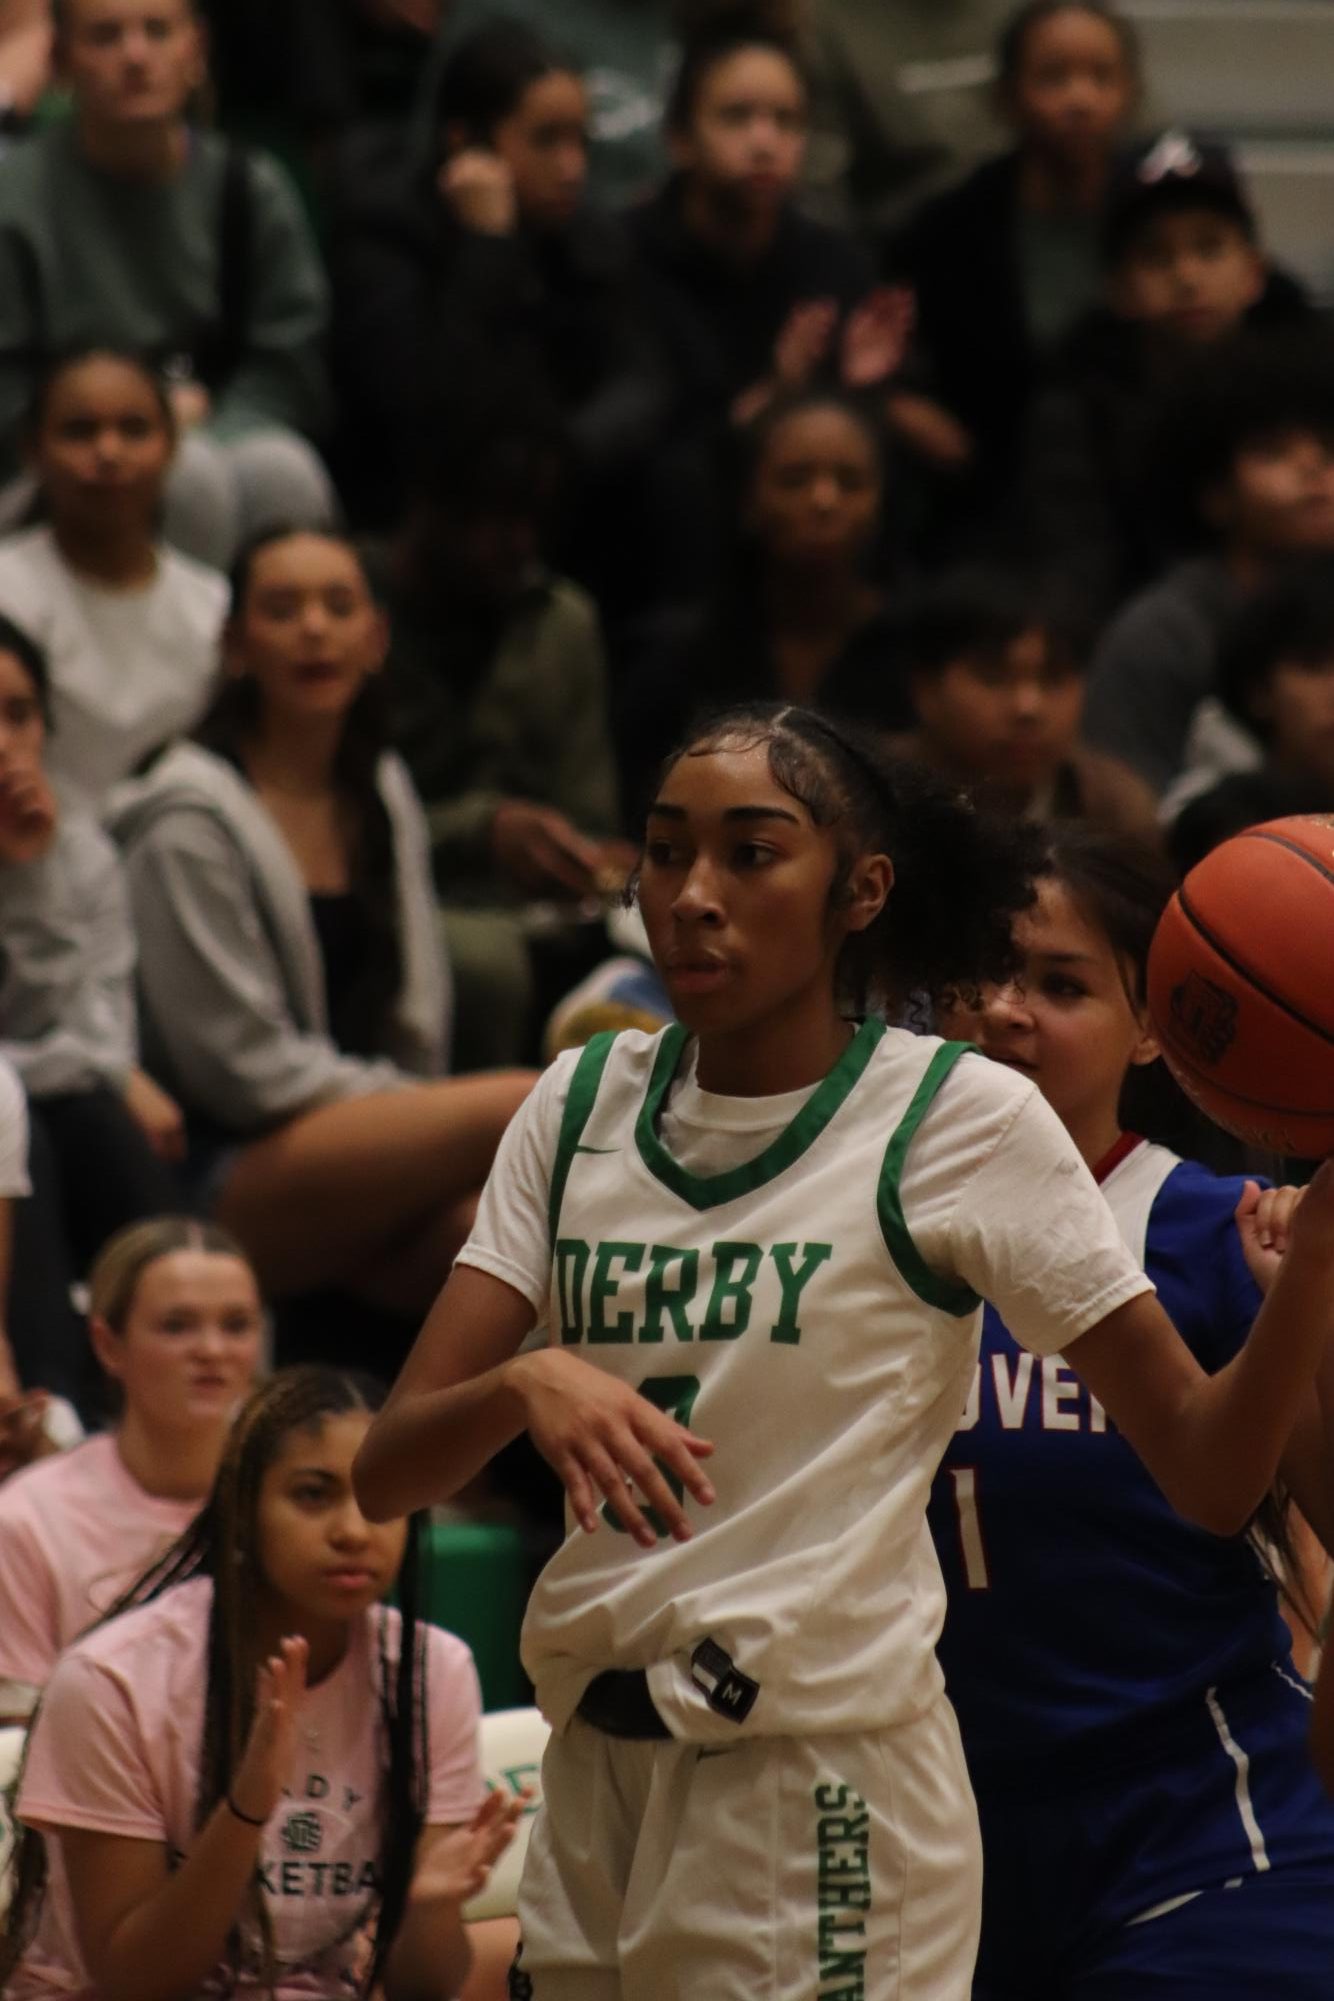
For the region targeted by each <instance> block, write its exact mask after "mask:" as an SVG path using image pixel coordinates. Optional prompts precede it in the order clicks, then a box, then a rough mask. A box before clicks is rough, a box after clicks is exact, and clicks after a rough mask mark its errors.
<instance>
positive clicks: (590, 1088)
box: [547, 1029, 617, 1244]
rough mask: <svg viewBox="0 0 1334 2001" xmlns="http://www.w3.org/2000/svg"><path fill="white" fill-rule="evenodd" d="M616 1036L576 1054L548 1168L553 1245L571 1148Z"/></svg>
mask: <svg viewBox="0 0 1334 2001" xmlns="http://www.w3.org/2000/svg"><path fill="white" fill-rule="evenodd" d="M616 1035H617V1031H616V1030H615V1029H606V1030H604V1031H603V1033H602V1034H601V1035H594V1036H592V1037H591V1038H590V1040H589V1041H588V1042H586V1043H585V1044H584V1047H583V1049H582V1050H581V1051H580V1055H579V1061H578V1062H577V1063H576V1064H575V1066H574V1075H573V1076H572V1077H571V1079H570V1088H569V1092H568V1094H567V1096H566V1099H565V1110H564V1111H563V1112H562V1113H561V1121H560V1137H559V1139H558V1140H557V1142H556V1158H555V1160H554V1161H553V1162H552V1164H551V1193H550V1196H549V1198H548V1201H547V1228H548V1230H549V1232H550V1235H551V1241H552V1243H553V1244H554V1243H555V1241H556V1234H557V1232H558V1230H559V1229H560V1212H561V1207H562V1205H563V1203H564V1201H565V1184H566V1182H567V1181H568V1180H569V1178H570V1167H571V1165H572V1163H573V1161H574V1154H575V1148H576V1147H577V1146H578V1144H579V1141H580V1139H581V1138H582V1137H583V1131H584V1127H585V1126H586V1125H587V1124H588V1121H589V1119H590V1118H591V1117H592V1113H593V1107H594V1105H595V1104H596V1103H597V1095H598V1089H599V1087H600V1085H601V1083H602V1073H603V1071H604V1070H605V1069H606V1067H607V1058H608V1057H609V1056H610V1055H611V1050H612V1044H613V1043H614V1042H615V1040H616Z"/></svg>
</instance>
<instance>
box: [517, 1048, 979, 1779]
mask: <svg viewBox="0 0 1334 2001" xmlns="http://www.w3.org/2000/svg"><path fill="white" fill-rule="evenodd" d="M686 1042H687V1037H686V1033H685V1031H684V1030H683V1029H681V1028H679V1027H674V1028H669V1029H667V1030H665V1031H664V1032H663V1034H662V1035H660V1036H657V1037H654V1038H645V1037H642V1036H639V1035H629V1036H620V1037H615V1038H612V1037H605V1036H604V1037H599V1038H597V1039H596V1041H595V1042H593V1043H592V1044H590V1045H589V1048H588V1049H587V1050H586V1051H585V1052H584V1054H583V1057H582V1058H581V1060H580V1063H579V1066H578V1069H577V1070H576V1072H575V1073H574V1076H573V1078H572V1080H571V1085H570V1091H569V1095H568V1098H567V1101H566V1107H565V1114H564V1120H563V1124H562V1128H561V1138H560V1149H559V1153H558V1156H557V1159H556V1162H555V1166H554V1170H553V1174H552V1184H551V1185H552V1197H551V1237H552V1273H553V1277H552V1300H551V1338H552V1340H553V1342H555V1341H561V1342H564V1343H565V1344H566V1345H568V1346H570V1347H572V1348H574V1349H576V1350H577V1351H578V1352H582V1353H584V1354H585V1355H586V1356H587V1357H588V1359H589V1360H592V1361H596V1363H597V1364H598V1366H599V1367H601V1368H603V1369H607V1370H609V1371H611V1372H612V1373H613V1374H615V1375H617V1376H620V1377H621V1378H622V1379H623V1380H624V1381H626V1382H627V1383H630V1384H632V1385H633V1386H634V1387H635V1388H636V1389H638V1390H639V1391H641V1392H642V1394H643V1395H645V1396H646V1397H649V1398H650V1399H652V1401H653V1402H655V1403H657V1404H659V1405H660V1406H661V1407H662V1408H663V1409H665V1410H670V1411H673V1412H674V1413H675V1414H676V1415H677V1416H678V1417H679V1418H680V1419H681V1420H682V1422H685V1423H688V1424H689V1425H690V1426H691V1427H692V1428H693V1429H694V1430H696V1431H697V1432H699V1433H700V1434H702V1435H703V1436H704V1437H707V1438H710V1439H712V1440H713V1441H714V1442H715V1447H716V1450H715V1452H714V1456H713V1457H712V1459H710V1460H709V1461H708V1462H707V1470H708V1474H709V1478H710V1479H711V1481H712V1482H713V1484H714V1486H715V1488H716V1490H717V1499H716V1501H715V1502H714V1504H713V1505H712V1506H711V1507H703V1506H700V1505H699V1504H697V1503H695V1502H694V1501H687V1508H688V1512H689V1516H690V1520H691V1523H692V1526H693V1529H694V1537H693V1540H691V1541H690V1542H688V1543H684V1544H681V1543H676V1542H673V1541H670V1540H667V1539H663V1540H660V1541H659V1543H658V1546H657V1548H656V1549H654V1550H644V1549H640V1548H638V1547H637V1546H636V1545H635V1544H634V1542H633V1541H632V1540H631V1538H630V1537H629V1536H628V1535H626V1534H625V1533H624V1532H622V1531H620V1530H616V1529H612V1528H611V1527H609V1526H607V1525H606V1523H605V1522H604V1523H603V1524H601V1525H599V1528H598V1530H597V1533H596V1534H594V1535H591V1536H590V1535H587V1534H585V1533H583V1532H582V1531H581V1530H579V1529H578V1528H577V1527H575V1528H573V1529H572V1531H571V1533H570V1534H569V1535H568V1536H567V1539H566V1541H565V1543H564V1545H563V1547H562V1548H561V1549H560V1550H559V1552H558V1553H557V1554H556V1556H555V1557H554V1558H553V1559H552V1561H551V1562H550V1563H549V1564H548V1566H547V1568H546V1570H545V1571H544V1573H543V1575H542V1577H541V1579H540V1581H539V1583H538V1585H537V1588H536V1590H535V1592H534V1594H533V1598H532V1602H531V1604H530V1607H529V1614H528V1619H527V1623H526V1625H525V1630H524V1661H525V1664H526V1666H527V1669H528V1672H529V1674H530V1675H531V1676H532V1678H533V1681H534V1683H535V1684H536V1687H537V1691H538V1697H539V1700H540V1702H541V1705H542V1707H543V1709H544V1710H545V1711H546V1713H547V1715H548V1716H549V1717H550V1719H551V1720H552V1722H553V1723H554V1725H555V1726H556V1728H557V1729H563V1728H564V1726H565V1724H566V1723H567V1722H568V1720H569V1718H570V1716H571V1714H572V1713H573V1711H574V1709H575V1707H576V1705H577V1703H578V1701H579V1697H580V1695H581V1694H582V1692H583V1690H584V1688H585V1686H586V1685H587V1683H588V1681H589V1680H590V1679H591V1678H592V1676H593V1675H595V1674H597V1673H598V1672H600V1671H601V1670H602V1669H604V1668H608V1667H621V1668H628V1667H634V1668H646V1669H648V1670H649V1686H650V1689H651V1692H652V1695H653V1698H654V1701H655V1703H656V1704H657V1707H658V1709H659V1711H660V1712H661V1714H662V1715H663V1717H664V1718H665V1720H666V1721H667V1723H668V1724H669V1726H670V1728H671V1729H672V1731H673V1734H675V1735H677V1736H679V1737H683V1738H687V1739H694V1740H698V1741H701V1742H730V1741H734V1740H735V1738H736V1736H737V1733H738V1731H741V1732H744V1733H746V1734H748V1735H760V1736H772V1735H788V1734H793V1735H803V1736H804V1735H815V1734H819V1733H824V1732H830V1733H836V1732H841V1731H856V1730H866V1729H876V1728H881V1727H884V1726H887V1725H890V1724H894V1723H897V1722H900V1721H904V1720H907V1719H908V1718H910V1717H912V1716H915V1715H917V1714H920V1713H921V1712H923V1711H924V1710H925V1709H926V1708H928V1707H929V1705H930V1704H931V1703H932V1702H933V1701H934V1700H935V1698H936V1696H937V1694H938V1693H939V1691H940V1688H941V1686H942V1681H941V1676H940V1672H939V1669H938V1668H937V1666H936V1662H935V1656H934V1646H935V1641H936V1637H937V1634H938V1632H939V1630H940V1625H941V1620H942V1617H943V1610H944V1592H943V1587H942V1584H941V1579H940V1572H939V1569H938V1566H937V1563H936V1557H935V1552H934V1549H933V1547H932V1543H931V1538H930V1535H929V1534H928V1532H927V1528H926V1501H927V1494H928V1491H929V1488H930V1484H931V1478H932V1475H933V1473H934V1471H935V1468H936V1465H937V1463H938V1461H939V1459H940V1456H941V1453H942V1451H943V1450H944V1447H945V1445H946V1442H947V1440H948V1439H949V1437H950V1434H951V1432H952V1431H953V1429H954V1426H955V1424H956V1423H957V1421H958V1415H959V1412H960V1410H961V1409H962V1407H963V1402H964V1395H965V1391H966V1389H967V1385H968V1382H969V1379H970V1375H971V1372H972V1369H973V1366H974V1363H975V1360H976V1355H977V1344H978V1330H979V1323H980V1312H979V1308H978V1302H977V1300H976V1298H975V1296H974V1295H973V1294H971V1293H970V1292H968V1291H967V1290H966V1289H965V1288H964V1287H962V1286H960V1285H954V1284H951V1283H949V1282H948V1281H946V1280H944V1279H942V1278H940V1277H938V1276H937V1275H936V1274H934V1273H933V1272H932V1271H930V1270H929V1269H928V1268H927V1267H926V1265H925V1264H924V1263H923V1261H922V1259H921V1258H920V1256H919V1255H918V1253H917V1251H916V1250H915V1248H914V1245H913V1242H912V1238H911V1235H910V1233H909V1229H908V1226H907V1223H906V1222H905V1219H904V1215H903V1210H902V1206H901V1200H900V1194H899V1184H900V1176H901V1173H902V1169H903V1164H904V1159H905V1156H906V1154H907V1151H908V1148H909V1146H910V1144H911V1142H912V1138H913V1135H914V1133H915V1132H916V1130H917V1127H918V1125H919V1124H920V1122H921V1120H922V1118H923V1116H924V1114H925V1113H926V1111H927V1109H928V1107H929V1106H930V1104H931V1102H932V1100H933V1099H934V1097H935V1094H936V1092H937V1090H938V1089H939V1087H940V1085H941V1084H942V1083H943V1081H944V1079H945V1078H946V1077H947V1076H948V1074H949V1073H950V1071H951V1070H952V1068H953V1066H954V1064H955V1063H956V1062H957V1061H958V1060H959V1058H960V1057H961V1056H963V1055H964V1054H965V1048H964V1046H963V1045H961V1044H957V1043H955V1044H947V1043H941V1042H939V1041H937V1040H935V1039H934V1038H930V1037H919V1036H914V1035H909V1034H906V1033H903V1032H902V1031H899V1030H893V1029H890V1030H887V1029H885V1028H884V1026H883V1025H882V1024H881V1023H879V1022H874V1021H869V1022H867V1023H865V1024H864V1025H863V1026H862V1027H861V1028H860V1029H859V1031H858V1032H857V1035H856V1036H855V1038H854V1040H853V1041H852V1043H851V1044H850V1046H849V1048H848V1050H847V1051H846V1053H845V1055H844V1056H843V1058H842V1059H841V1060H840V1062H839V1063H838V1064H837V1066H836V1067H835V1069H834V1070H833V1071H831V1072H830V1074H829V1076H828V1077H826V1078H825V1079H824V1081H823V1082H822V1083H821V1084H820V1085H819V1086H818V1087H817V1088H816V1090H815V1091H814V1093H813V1094H812V1095H811V1097H810V1098H809V1099H808V1100H807V1101H806V1103H805V1105H804V1107H803V1108H802V1110H801V1111H800V1112H799V1113H798V1115H797V1116H796V1117H795V1118H794V1119H793V1121H792V1122H791V1124H790V1125H788V1126H787V1127H786V1128H785V1129H784V1130H783V1131H782V1132H781V1133H780V1134H779V1135H778V1137H777V1138H776V1139H775V1140H774V1141H773V1142H772V1143H771V1144H770V1145H769V1146H768V1147H766V1149H765V1150H764V1152H763V1153H762V1154H760V1155H759V1157H758V1158H757V1159H755V1160H752V1161H749V1162H747V1163H745V1164H744V1165H742V1166H740V1167H737V1168H734V1169H732V1170H731V1171H729V1172H726V1173H721V1174H716V1175H712V1176H709V1177H706V1178H701V1177H699V1176H697V1175H695V1174H692V1173H690V1172H689V1171H687V1170H686V1169H684V1168H683V1167H681V1166H680V1164H679V1163H678V1162H677V1161H676V1160H674V1159H673V1158H672V1157H671V1156H670V1155H669V1154H668V1153H667V1151H666V1150H665V1148H664V1147H663V1145H662V1143H661V1140H660V1139H659V1136H658V1119H659V1114H660V1111H661V1108H662V1105H663V1102H664V1100H665V1098H666V1096H667V1093H668V1090H669V1088H670V1086H671V1083H672V1080H673V1077H674V1075H675V1073H676V1071H677V1069H678V1066H679V1065H680V1063H681V1061H682V1057H683V1053H684V1050H685V1046H686ZM971 1060H974V1061H976V1060H980V1059H977V1058H973V1059H971ZM711 1698H712V1701H711Z"/></svg>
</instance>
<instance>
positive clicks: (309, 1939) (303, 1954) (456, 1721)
mask: <svg viewBox="0 0 1334 2001" xmlns="http://www.w3.org/2000/svg"><path fill="white" fill-rule="evenodd" d="M212 1592H213V1586H212V1584H211V1582H209V1580H208V1579H206V1578H194V1579H192V1580H191V1581H190V1582H189V1583H188V1584H182V1585H178V1586H176V1587H175V1588H174V1589H173V1590H170V1591H168V1592H166V1593H165V1594H164V1595H163V1596H162V1597H161V1598H159V1599H156V1600H155V1601H154V1602H153V1603H152V1604H149V1605H143V1606H139V1607H137V1608H136V1609H135V1610H134V1611H133V1612H126V1613H124V1614H123V1615H122V1616H121V1617H120V1618H118V1619H113V1620H111V1621H110V1622H109V1623H108V1624H107V1625H105V1626H102V1627H99V1629H98V1630H97V1632H95V1633H90V1634H89V1635H88V1637H87V1638H86V1639H84V1640H81V1641H80V1642H79V1643H78V1645H77V1646H75V1647H72V1648H71V1649H70V1651H69V1652H68V1653H67V1654H65V1655H64V1657H63V1658H62V1660H61V1661H60V1664H59V1666H58V1667H57V1668H56V1670H55V1672H54V1674H53V1675H52V1676H51V1679H50V1682H49V1683H48V1685H47V1690H46V1696H45V1699H44V1701H43V1704H42V1708H41V1712H40V1714H39V1716H38V1719H37V1722H36V1724H35V1725H34V1727H33V1733H32V1741H31V1744H30V1747H29V1751H28V1762H27V1767H26V1769H25V1771H24V1775H23V1784H22V1788H21V1790H20V1793H19V1800H18V1815H19V1818H20V1819H21V1820H23V1821H26V1822H27V1823H29V1824H30V1825H32V1826H34V1827H39V1828H40V1829H41V1830H42V1831H43V1833H45V1834H47V1835H48V1836H54V1835H58V1833H59V1830H60V1829H61V1828H62V1827H78V1828H89V1829H92V1830H94V1831H96V1832H100V1833H105V1834H118V1835H124V1836H126V1837H127V1838H130V1839H133V1840H139V1841H158V1842H163V1843H165V1844H166V1846H167V1848H168V1849H169V1850H170V1852H171V1854H172V1855H173V1856H174V1857H179V1856H182V1855H184V1854H186V1853H188V1851H189V1849H190V1846H191V1844H192V1842H193V1840H194V1836H195V1792H196V1788H197V1786H198V1783H199V1750H200V1740H201V1736H202V1731H203V1719H204V1685H205V1650H206V1649H205V1642H206V1636H207V1627H208V1614H209V1606H210V1604H211V1602H212ZM398 1634H399V1619H398V1614H397V1612H394V1611H391V1610H389V1609H387V1608H384V1607H379V1606H377V1607H376V1608H374V1609H373V1610H372V1611H370V1612H368V1613H367V1614H366V1616H365V1618H364V1619H362V1620H359V1621H358V1623H357V1625H356V1627H355V1628H354V1630H353V1635H352V1641H351V1644H350V1645H349V1647H348V1650H347V1653H346V1654H345V1655H344V1657H343V1660H342V1661H341V1663H340V1664H339V1666H338V1667H337V1668H336V1669H335V1670H334V1672H333V1673H332V1674H331V1675H329V1676H327V1677H326V1678H325V1680H324V1681H322V1682H321V1683H320V1684H319V1686H318V1687H316V1688H312V1689H309V1690H308V1691H307V1694H306V1698H305V1701H304V1703H303V1705H302V1710H301V1727H300V1737H299V1742H298V1747H297V1753H296V1758H295V1761H294V1764H293V1768H292V1776H291V1781H290V1783H289V1784H288V1786H287V1787H286V1788H285V1791H284V1797H283V1800H282V1803H281V1804H280V1806H279V1807H278V1809H277V1811H276V1812H275V1813H274V1814H273V1815H272V1816H271V1818H270V1820H269V1823H268V1826H267V1828H266V1830H265V1832H264V1835H263V1837H262V1844H261V1850H260V1867H259V1874H260V1881H261V1885H262V1888H263V1894H264V1896H265V1899H266V1901H267V1904H268V1909H269V1915H270V1917H271V1919H272V1925H273V1936H274V1944H275V1949H276V1952H277V1956H278V1962H279V1969H280V1973H279V1980H278V1986H277V1993H278V1997H279V2001H315V1997H332V1996H341V1995H345V1994H347V1993H350V1992H351V1991H353V1982H354V1980H355V1978H356V1975H357V1972H358V1969H359V1968H360V1967H361V1966H362V1964H363V1962H364V1930H365V1926H366V1923H367V1920H368V1919H369V1917H370V1916H371V1915H372V1914H373V1911H374V1908H375V1902H376V1888H375V1864H376V1858H377V1857H378V1854H379V1848H380V1826H381V1819H380V1816H381V1793H382V1786H383V1778H384V1769H385V1756H386V1754H385V1747H384V1743H383V1730H382V1725H381V1720H380V1699H379V1688H380V1685H381V1636H382V1635H383V1641H384V1650H385V1652H386V1653H387V1655H388V1658H389V1660H390V1661H391V1662H392V1661H393V1660H394V1659H395V1657H396V1655H397V1647H398ZM427 1649H428V1651H427V1677H426V1678H427V1701H426V1724H427V1744H428V1747H429V1757H430V1772H431V1779H430V1789H429V1798H428V1803H427V1812H426V1819H427V1823H428V1824H429V1825H432V1826H450V1825H454V1824H457V1823H459V1822H462V1821H467V1820H470V1819H471V1818H472V1816H473V1814H474V1813H476V1811H477V1809H478V1807H479V1806H480V1804H481V1802H482V1800H483V1799H484V1798H485V1796H486V1788H485V1785H484V1783H483V1779H482V1768H481V1762H480V1756H479V1750H478V1728H479V1723H480V1719H481V1692H480V1690H479V1687H478V1682H477V1671H476V1669H475V1668H474V1666H473V1660H472V1655H471V1654H470V1653H469V1651H468V1649H467V1647H466V1646H465V1645H464V1643H463V1641H462V1640H458V1639H455V1637H454V1635H453V1634H452V1633H444V1632H441V1631H440V1629H439V1628H438V1627H430V1628H428V1641H427ZM48 1851H49V1855H50V1865H51V1873H50V1879H49V1883H48V1887H47V1893H46V1899H45V1902H44V1904H43V1906H42V1915H41V1920H40V1923H39V1926H38V1930H37V1935H36V1938H35V1939H34V1940H33V1943H32V1945H31V1947H30V1948H29V1950H28V1952H27V1954H26V1956H25V1958H24V1960H23V1963H22V1965H21V1966H20V1968H19V1970H18V1972H17V1974H16V1975H15V1976H14V1981H13V1984H12V1985H11V1986H10V1987H9V1988H8V1989H7V2001H49V1997H51V1996H53V1995H60V1996H62V1997H68V1996H71V1995H74V1996H78V1997H79V2001H94V1990H93V1989H92V1987H91V1986H90V1985H89V1981H88V1975H87V1972H86V1970H85V1968H84V1966H83V1962H82V1959H81V1958H80V1955H79V1949H78V1943H77V1938H76V1933H75V1927H74V1912H73V1909H72V1907H71V1903H70V1895H69V1886H68V1882H67V1879H66V1877H65V1872H64V1868H63V1866H62V1861H61V1855H60V1843H59V1841H58V1840H57V1839H50V1840H49V1841H48ZM200 1991H201V1995H213V1994H221V1993H230V1992H232V1991H233V1990H232V1989H231V1988H230V1987H229V1986H228V1983H227V1977H226V1975H225V1973H224V1971H223V1970H222V1969H219V1972H218V1974H217V1975H216V1976H215V1977H213V1978H211V1979H210V1980H208V1981H207V1982H206V1983H205V1985H204V1987H203V1988H202V1989H201V1990H200ZM234 1991H235V1993H236V1994H237V1995H238V1996H244V1997H256V1996H258V1995H259V1994H260V1992H261V1991H262V1990H261V1987H260V1986H259V1985H258V1984H257V1982H256V1981H254V1980H248V1979H245V1978H242V1980H241V1982H240V1984H239V1985H238V1986H237V1987H236V1989H235V1990H234Z"/></svg>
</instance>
